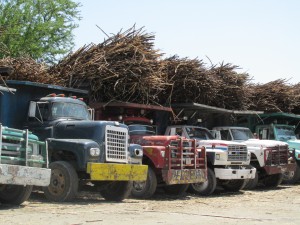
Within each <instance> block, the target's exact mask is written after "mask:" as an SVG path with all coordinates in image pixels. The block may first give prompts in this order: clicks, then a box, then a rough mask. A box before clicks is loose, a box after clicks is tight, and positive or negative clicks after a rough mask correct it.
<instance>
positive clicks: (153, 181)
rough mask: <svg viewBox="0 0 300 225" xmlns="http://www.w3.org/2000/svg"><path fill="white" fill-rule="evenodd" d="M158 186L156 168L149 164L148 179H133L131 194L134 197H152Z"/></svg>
mask: <svg viewBox="0 0 300 225" xmlns="http://www.w3.org/2000/svg"><path fill="white" fill-rule="evenodd" d="M156 187H157V178H156V174H155V172H154V170H153V169H152V168H151V167H150V166H149V167H148V175H147V180H146V181H143V182H137V181H133V185H132V190H131V195H132V197H134V198H150V197H151V196H152V195H153V194H154V192H155V191H156Z"/></svg>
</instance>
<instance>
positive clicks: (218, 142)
mask: <svg viewBox="0 0 300 225" xmlns="http://www.w3.org/2000/svg"><path fill="white" fill-rule="evenodd" d="M198 143H199V144H202V145H215V146H232V145H246V144H244V143H239V142H234V141H224V140H198Z"/></svg>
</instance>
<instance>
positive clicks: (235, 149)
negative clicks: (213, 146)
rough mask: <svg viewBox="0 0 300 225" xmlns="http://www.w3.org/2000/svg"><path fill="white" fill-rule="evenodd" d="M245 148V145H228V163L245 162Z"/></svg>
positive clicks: (246, 152)
mask: <svg viewBox="0 0 300 225" xmlns="http://www.w3.org/2000/svg"><path fill="white" fill-rule="evenodd" d="M247 154H248V151H247V146H245V145H229V146H228V161H231V162H237V161H238V162H242V161H247Z"/></svg>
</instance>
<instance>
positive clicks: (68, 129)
mask: <svg viewBox="0 0 300 225" xmlns="http://www.w3.org/2000/svg"><path fill="white" fill-rule="evenodd" d="M6 83H7V85H8V86H9V87H11V88H14V89H16V90H17V91H16V93H15V95H14V96H12V95H6V94H4V96H3V98H2V99H1V102H0V104H1V112H0V121H1V123H2V124H4V125H5V126H9V127H13V128H16V129H28V130H30V131H32V133H33V134H34V135H37V136H38V137H39V138H40V140H41V141H45V142H46V144H47V146H48V156H49V167H50V169H51V180H50V184H49V186H47V187H44V188H43V190H44V194H45V196H46V197H47V198H48V199H49V200H50V201H57V202H62V201H70V200H72V199H73V198H74V197H76V195H77V192H78V190H79V189H80V188H82V187H87V186H91V187H93V188H94V189H96V190H97V191H99V193H100V194H101V196H102V197H104V198H105V199H106V200H111V201H122V200H123V199H125V198H126V197H128V196H129V194H130V191H131V187H132V181H145V180H146V178H147V169H148V168H147V166H145V165H142V156H143V150H142V147H141V146H140V145H137V144H129V142H128V139H129V136H128V127H127V126H126V125H124V124H120V123H118V122H115V121H93V120H92V118H91V115H93V114H91V113H90V111H92V110H90V111H89V109H88V106H87V104H86V103H85V102H84V101H83V99H81V98H79V97H84V96H87V93H88V92H87V91H85V90H79V89H73V88H66V87H61V86H56V85H49V84H41V83H34V82H29V81H7V82H6ZM8 105H9V107H5V106H8Z"/></svg>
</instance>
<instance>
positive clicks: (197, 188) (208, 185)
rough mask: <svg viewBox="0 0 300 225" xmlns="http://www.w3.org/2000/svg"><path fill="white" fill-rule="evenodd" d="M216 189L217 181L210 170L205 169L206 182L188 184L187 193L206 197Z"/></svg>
mask: <svg viewBox="0 0 300 225" xmlns="http://www.w3.org/2000/svg"><path fill="white" fill-rule="evenodd" d="M216 187H217V179H216V176H215V173H214V172H213V170H212V169H210V168H207V181H205V182H204V183H195V184H190V186H189V188H188V191H189V192H192V193H194V194H198V195H203V196H208V195H211V194H212V193H213V192H214V191H215V190H216Z"/></svg>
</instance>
